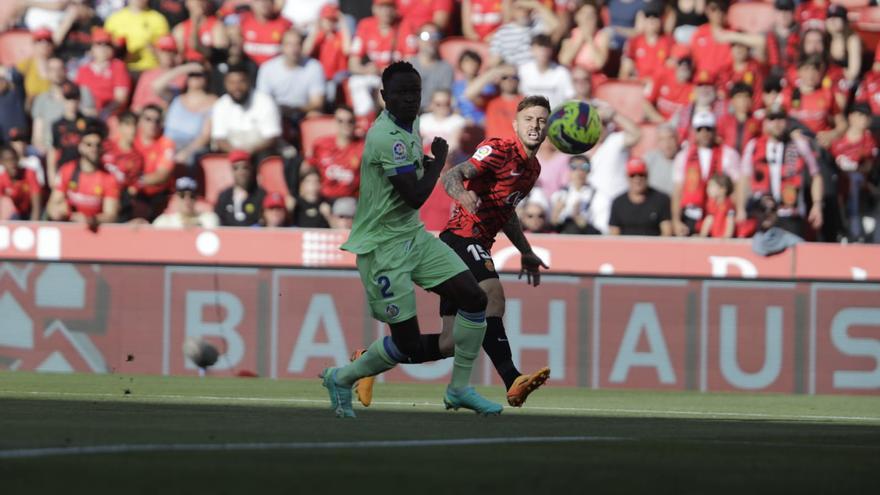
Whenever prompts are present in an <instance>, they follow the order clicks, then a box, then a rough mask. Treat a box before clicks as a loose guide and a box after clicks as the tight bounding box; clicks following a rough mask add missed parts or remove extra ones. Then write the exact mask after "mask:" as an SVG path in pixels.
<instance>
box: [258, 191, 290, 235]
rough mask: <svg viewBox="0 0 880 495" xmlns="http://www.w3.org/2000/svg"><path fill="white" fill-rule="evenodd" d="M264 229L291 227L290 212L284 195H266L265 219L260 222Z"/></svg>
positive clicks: (273, 193)
mask: <svg viewBox="0 0 880 495" xmlns="http://www.w3.org/2000/svg"><path fill="white" fill-rule="evenodd" d="M260 225H262V226H263V227H269V228H276V227H287V226H288V225H290V212H288V211H287V202H286V201H285V199H284V195H283V194H281V193H279V192H271V193H266V197H265V199H263V218H262V219H261V220H260Z"/></svg>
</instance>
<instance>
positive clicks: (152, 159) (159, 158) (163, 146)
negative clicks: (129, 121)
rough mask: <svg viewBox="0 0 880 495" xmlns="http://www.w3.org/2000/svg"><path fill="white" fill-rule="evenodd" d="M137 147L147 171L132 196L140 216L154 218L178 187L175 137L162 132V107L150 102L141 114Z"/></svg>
mask: <svg viewBox="0 0 880 495" xmlns="http://www.w3.org/2000/svg"><path fill="white" fill-rule="evenodd" d="M134 149H135V150H137V151H138V153H140V155H141V156H142V157H143V158H144V173H143V175H141V177H140V178H139V179H138V180H137V183H136V184H135V188H136V190H137V193H136V194H135V196H134V197H133V198H132V205H133V215H134V218H136V219H144V220H146V221H147V222H152V221H153V220H155V219H156V217H158V216H159V215H160V214H161V213H162V212H163V211H165V208H166V207H167V206H168V200H169V199H170V198H171V193H172V192H173V189H174V141H172V140H171V139H170V138H168V137H167V136H163V135H162V109H161V108H159V107H158V106H155V105H148V106H147V107H146V108H144V110H143V112H141V114H140V117H139V118H138V135H137V138H136V139H135V142H134Z"/></svg>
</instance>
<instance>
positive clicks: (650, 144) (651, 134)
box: [630, 124, 657, 158]
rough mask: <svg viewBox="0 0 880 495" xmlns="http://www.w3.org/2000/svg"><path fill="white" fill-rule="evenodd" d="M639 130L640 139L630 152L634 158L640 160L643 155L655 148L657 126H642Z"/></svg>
mask: <svg viewBox="0 0 880 495" xmlns="http://www.w3.org/2000/svg"><path fill="white" fill-rule="evenodd" d="M639 129H640V130H641V131H642V137H641V139H639V142H638V143H636V145H635V146H634V147H633V149H632V151H631V152H630V154H631V155H632V156H633V157H634V158H642V157H643V156H645V153H647V152H649V151H651V150H652V149H654V148H656V147H657V124H642V125H640V126H639Z"/></svg>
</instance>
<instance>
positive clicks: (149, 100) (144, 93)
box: [130, 34, 186, 112]
mask: <svg viewBox="0 0 880 495" xmlns="http://www.w3.org/2000/svg"><path fill="white" fill-rule="evenodd" d="M153 48H155V49H156V50H155V52H156V59H157V60H158V61H159V65H158V66H157V67H154V68H152V69H148V70H145V71H144V72H142V73H141V75H140V77H138V81H137V86H135V88H134V95H132V97H131V107H130V108H131V111H133V112H140V111H141V110H142V109H143V108H144V107H146V106H147V105H158V106H160V107H161V108H166V107H167V106H168V103H169V101H168V100H166V99H165V98H164V97H165V96H166V95H168V96H170V93H179V92H180V91H181V90H182V89H183V85H184V84H186V79H185V77H184V76H180V77H176V78H175V80H173V81H171V82H170V83H169V84H168V86H170V87H171V88H170V89H172V91H156V89H157V88H156V85H155V84H154V83H155V82H156V80H157V79H159V78H160V77H161V76H162V75H164V74H167V73H168V72H169V71H171V70H172V69H174V67H175V66H177V62H178V56H177V42H175V41H174V37H173V36H171V35H170V34H167V35H165V36H162V37H161V38H159V39H158V40H156V43H154V44H153ZM162 89H164V87H163V88H162Z"/></svg>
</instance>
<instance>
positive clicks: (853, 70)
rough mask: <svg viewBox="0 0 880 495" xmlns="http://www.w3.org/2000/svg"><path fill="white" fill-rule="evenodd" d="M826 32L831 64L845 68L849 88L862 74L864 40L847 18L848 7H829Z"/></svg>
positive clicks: (834, 5) (833, 5)
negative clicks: (828, 39) (828, 38)
mask: <svg viewBox="0 0 880 495" xmlns="http://www.w3.org/2000/svg"><path fill="white" fill-rule="evenodd" d="M825 31H826V32H827V33H828V35H829V37H830V38H831V39H830V43H829V46H828V50H829V55H830V57H831V60H830V61H829V62H831V63H832V64H834V65H837V66H839V67H844V76H843V77H844V79H845V80H846V81H847V82H848V83H849V86H851V85H852V84H854V83H855V82H856V81H857V80H858V78H859V76H860V75H861V73H862V51H863V47H862V39H861V38H860V37H859V35H858V34H857V33H856V32H855V31H853V28H852V26H850V24H849V19H848V18H847V12H846V7H844V6H843V5H837V4H832V5H829V6H828V17H827V18H826V19H825Z"/></svg>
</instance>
